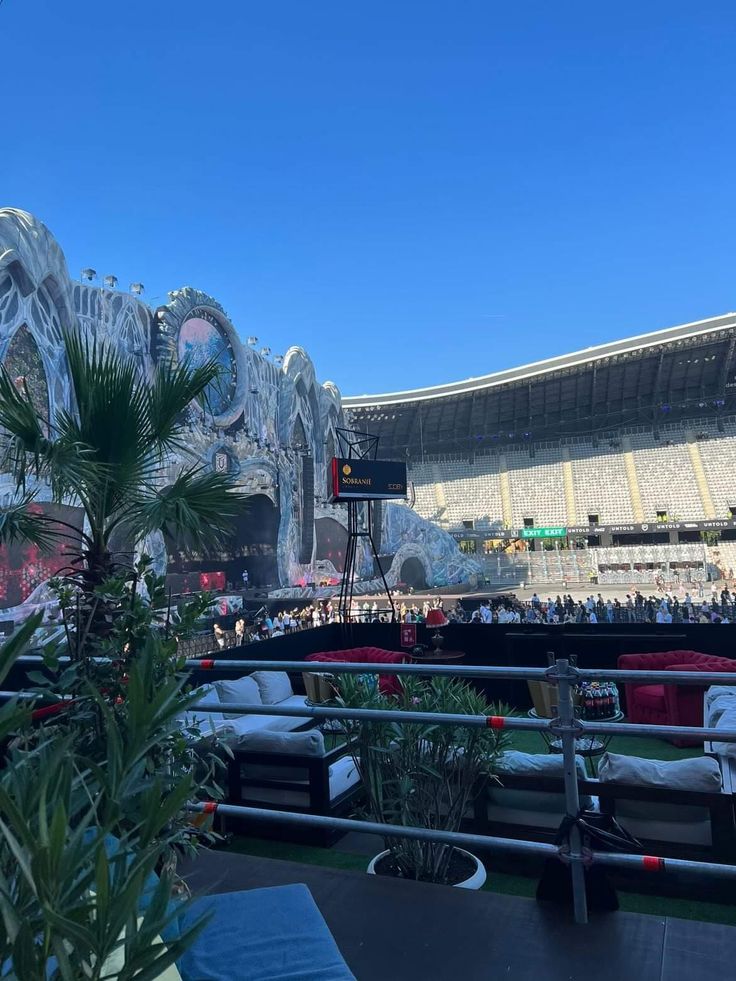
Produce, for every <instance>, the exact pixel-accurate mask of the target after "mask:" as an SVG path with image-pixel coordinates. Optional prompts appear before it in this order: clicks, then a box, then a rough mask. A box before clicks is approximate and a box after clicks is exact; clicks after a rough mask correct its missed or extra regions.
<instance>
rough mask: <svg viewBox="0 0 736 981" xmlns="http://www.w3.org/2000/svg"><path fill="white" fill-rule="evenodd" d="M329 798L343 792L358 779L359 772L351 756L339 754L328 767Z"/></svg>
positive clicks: (333, 797) (331, 798) (332, 798)
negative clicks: (338, 757) (337, 758)
mask: <svg viewBox="0 0 736 981" xmlns="http://www.w3.org/2000/svg"><path fill="white" fill-rule="evenodd" d="M329 773H330V800H334V799H335V798H336V797H339V796H340V794H344V793H345V791H346V790H349V789H350V788H351V787H354V786H355V784H356V783H358V782H359V781H360V774H359V773H358V769H357V767H356V765H355V762H354V760H353V758H352V757H351V756H341V757H340V759H339V760H337V761H336V762H335V763H333V764H332V766H331V767H330V771H329Z"/></svg>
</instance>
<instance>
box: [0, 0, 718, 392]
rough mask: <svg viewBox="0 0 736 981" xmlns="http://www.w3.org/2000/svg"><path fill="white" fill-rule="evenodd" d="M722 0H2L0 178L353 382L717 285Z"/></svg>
mask: <svg viewBox="0 0 736 981" xmlns="http://www.w3.org/2000/svg"><path fill="white" fill-rule="evenodd" d="M735 43H736V7H734V5H733V3H732V2H725V0H724V2H707V0H706V2H702V3H699V4H689V3H688V4H686V3H675V4H673V3H672V2H671V0H669V2H659V0H645V2H643V3H642V2H641V0H639V2H638V3H634V2H631V0H619V2H618V3H616V4H605V5H603V4H594V3H590V2H589V0H587V2H584V3H583V2H570V3H566V2H564V0H563V2H562V3H560V4H550V3H548V2H537V0H532V2H527V3H524V4H501V3H498V2H493V0H478V2H464V0H458V2H455V3H450V2H448V0H445V2H442V3H438V2H432V0H422V2H414V0H404V2H402V0H398V2H397V0H393V2H391V3H388V2H384V0H371V2H370V3H368V2H359V0H356V2H345V0H340V2H320V0H315V2H313V3H307V2H305V0H291V2H285V0H271V2H270V3H253V2H249V0H241V2H236V0H210V2H208V3H202V2H199V3H194V2H190V0H176V2H174V0H146V2H141V0H128V2H126V3H122V2H118V3H114V4H113V3H109V2H107V3H100V2H99V0H98V2H91V0H75V2H72V0H69V2H66V3H61V2H59V0H5V2H4V3H3V4H2V5H1V6H0V52H2V60H1V75H2V78H3V89H4V112H3V120H2V125H1V126H0V203H3V204H8V205H13V206H15V207H20V208H25V209H27V210H29V211H32V212H34V213H36V214H37V215H38V216H39V217H41V218H42V219H43V220H44V221H45V222H46V223H47V224H48V225H49V227H50V228H51V230H52V231H53V232H54V234H55V235H56V236H57V238H58V239H59V241H60V242H61V245H62V247H63V248H64V250H65V252H66V255H67V259H68V262H69V267H70V270H71V272H72V275H77V274H78V270H79V269H80V268H81V267H82V266H87V265H92V266H93V267H95V268H96V269H97V270H98V271H99V272H100V273H101V274H104V273H108V272H112V273H115V274H116V275H118V276H119V277H120V281H121V283H126V284H127V283H128V282H130V281H131V280H142V281H143V282H144V283H145V284H146V290H147V297H148V299H149V300H153V301H154V303H158V302H161V301H162V300H163V299H165V294H166V292H167V291H168V290H171V289H175V288H177V287H178V286H182V285H193V286H196V287H198V288H200V289H203V290H205V291H207V292H209V293H211V294H212V295H213V296H215V297H217V298H218V299H219V300H220V302H221V303H222V304H223V306H224V307H225V309H226V310H227V311H228V312H229V313H230V315H231V317H232V320H233V322H234V324H235V326H236V327H237V328H238V329H239V331H240V332H241V334H242V335H243V336H247V335H248V334H252V333H255V334H257V335H258V337H259V338H260V339H261V341H262V342H263V343H267V344H268V345H269V346H270V347H271V348H272V349H273V350H274V351H275V352H276V351H280V352H283V351H285V350H286V348H287V347H288V346H289V345H291V344H300V345H302V346H304V347H305V348H307V350H308V351H309V352H310V353H311V354H312V356H313V358H314V360H315V363H316V366H317V372H318V376H319V377H320V378H321V379H322V380H325V379H328V378H330V379H332V380H334V381H335V382H336V383H337V384H338V385H339V386H340V388H341V389H342V391H343V392H344V393H346V394H358V393H363V392H379V391H390V390H392V389H397V388H406V387H415V386H417V385H429V384H433V383H438V382H443V381H449V380H453V379H459V378H464V377H468V376H470V375H478V374H483V373H486V372H488V371H492V370H495V369H500V368H504V367H508V366H511V365H515V364H521V363H524V362H525V361H529V360H535V359H538V358H543V357H548V356H552V355H555V354H562V353H565V352H567V351H569V350H572V349H576V348H579V347H586V346H588V345H592V344H596V343H601V342H603V341H606V340H613V339H615V338H619V337H623V336H626V335H627V334H630V333H638V332H642V331H647V330H655V329H657V328H660V327H665V326H669V325H672V324H676V323H684V322H686V321H689V320H698V319H702V318H704V317H708V316H711V315H714V314H718V313H722V312H725V311H727V310H733V309H734V308H735V307H736V295H735V294H736V283H735V280H734V276H735V271H736V263H735V261H734V260H735V259H736V222H734V210H735V208H734V206H735V205H736V183H735V181H734V173H735V162H734V160H735V158H736V130H735V128H734V122H735V116H736V111H735V107H736V68H735V67H734V59H733V51H734V45H735Z"/></svg>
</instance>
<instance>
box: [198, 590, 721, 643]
mask: <svg viewBox="0 0 736 981" xmlns="http://www.w3.org/2000/svg"><path fill="white" fill-rule="evenodd" d="M694 592H696V591H695V590H694ZM697 592H699V593H700V594H701V595H691V594H690V592H687V591H686V592H684V595H678V594H677V593H675V592H667V591H665V592H664V594H662V595H657V596H654V595H650V596H645V595H644V594H643V593H641V592H640V591H639V590H634V591H633V592H631V593H627V594H626V596H625V597H624V598H623V599H619V598H618V597H614V598H608V599H604V598H603V596H602V595H601V594H600V593H598V594H597V595H593V594H591V595H590V596H588V597H586V599H584V600H576V599H574V598H573V597H572V596H571V595H570V594H569V593H565V594H562V595H560V594H557V595H556V596H555V597H554V598H553V597H551V596H548V597H547V598H546V599H543V598H542V597H541V596H539V595H538V594H537V593H534V595H533V596H532V597H531V599H528V600H520V599H519V598H518V597H517V596H515V595H513V594H507V595H504V596H502V597H497V598H493V599H482V600H481V601H480V604H479V606H477V607H475V608H471V607H472V606H474V604H471V602H470V601H468V600H465V602H463V601H462V600H457V601H456V602H455V603H454V604H450V603H448V608H445V605H444V602H445V601H444V600H443V599H442V597H437V598H435V599H432V600H430V599H425V600H423V602H422V603H421V604H419V603H413V604H412V605H407V603H406V602H402V603H401V604H400V605H399V606H398V607H396V610H395V614H394V617H395V619H396V620H398V621H400V622H401V623H417V624H421V623H424V622H425V620H426V619H427V614H428V613H429V611H430V610H431V609H440V610H442V611H443V612H444V614H445V616H446V617H447V620H448V622H449V623H485V624H488V623H594V624H595V623H658V624H667V623H736V589H734V590H733V591H731V590H730V589H729V588H728V587H724V588H723V589H721V590H720V591H718V590H716V589H715V588H713V589H712V591H711V593H710V595H708V596H706V595H705V593H704V591H703V590H702V589H700V590H698V591H697ZM350 619H351V621H352V622H353V623H389V622H391V620H392V614H391V611H390V610H388V609H386V607H385V604H384V606H383V607H381V606H379V604H378V601H377V600H376V599H373V600H372V601H369V600H367V599H366V600H363V601H362V602H359V601H354V602H353V604H352V606H351V615H350ZM339 622H340V613H339V611H338V609H337V606H336V605H333V603H332V602H331V601H330V600H324V601H322V602H319V603H317V604H313V605H309V606H304V607H302V608H295V609H293V610H283V611H281V612H278V613H273V614H272V613H270V612H268V611H267V610H265V609H264V610H263V611H261V613H260V614H259V615H258V616H256V617H255V618H254V619H253V620H252V621H250V622H249V621H248V620H247V619H246V617H245V615H244V614H243V613H242V612H241V613H240V615H239V616H238V617H237V618H236V620H235V627H234V631H233V630H226V629H225V628H224V627H223V626H222V624H221V623H220V622H219V621H216V622H215V624H214V627H213V633H214V637H215V642H216V644H217V646H218V647H219V648H225V647H232V646H236V647H239V646H241V645H242V644H249V643H251V642H253V641H262V640H268V639H269V638H270V637H282V636H284V635H285V634H289V633H293V632H295V631H297V630H305V629H307V628H310V627H320V626H324V625H325V624H328V623H339Z"/></svg>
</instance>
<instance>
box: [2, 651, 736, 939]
mask: <svg viewBox="0 0 736 981" xmlns="http://www.w3.org/2000/svg"><path fill="white" fill-rule="evenodd" d="M41 660H42V659H41V658H40V657H36V656H34V655H26V656H24V657H21V658H19V659H18V661H19V663H24V662H25V663H37V662H39V661H41ZM60 660H61V661H65V660H68V659H65V658H61V659H60ZM97 660H99V661H100V662H101V663H109V659H105V658H100V659H97ZM185 666H186V667H187V668H189V669H192V670H200V671H201V670H205V671H209V670H212V671H215V670H216V671H238V672H243V671H299V672H307V673H324V672H325V671H328V672H329V673H330V674H395V675H420V676H422V677H427V676H453V677H459V678H506V679H509V678H510V679H516V680H536V681H547V682H549V683H551V684H554V685H556V686H557V689H558V715H557V716H556V717H554V718H552V719H548V720H546V719H539V718H537V719H534V718H516V717H511V716H495V715H490V716H485V715H462V714H457V713H439V712H438V713H434V712H408V711H401V710H393V709H388V708H387V709H357V708H346V707H332V706H323V705H303V706H281V705H279V704H275V705H250V704H236V703H228V706H227V709H228V713H230V714H233V715H240V714H243V715H245V714H250V715H282V716H288V717H298V718H301V717H303V718H305V719H310V718H311V719H325V720H332V719H353V720H358V721H360V720H363V721H371V722H373V721H389V722H398V723H415V724H416V723H425V722H426V723H430V724H435V725H449V726H458V725H463V726H469V727H473V728H485V727H490V728H494V729H510V730H514V729H517V730H527V731H547V732H550V733H551V734H552V735H553V736H555V737H559V738H560V740H561V744H562V758H563V776H564V787H565V806H566V814H567V817H568V818H570V819H572V820H571V825H570V838H569V849H566V848H564V849H559V848H557V847H556V846H554V845H548V844H545V843H543V842H532V841H518V840H515V839H510V838H500V837H497V836H492V835H478V834H468V833H464V832H447V831H435V830H430V829H426V828H415V827H402V826H397V825H390V824H381V823H376V822H368V821H355V820H350V819H347V818H337V817H332V816H321V815H313V814H299V813H292V812H285V811H277V810H271V809H269V808H256V807H246V806H241V805H234V804H222V803H218V802H215V801H205V802H200V803H192V804H191V805H190V806H189V809H190V810H191V811H193V812H200V813H201V812H204V813H218V814H221V815H224V816H227V815H233V816H240V817H244V818H251V819H268V820H269V821H271V822H273V823H276V824H297V825H303V826H306V827H313V828H321V829H325V828H327V829H338V830H343V831H346V832H347V831H362V832H366V833H374V834H379V835H382V836H391V837H396V838H412V839H417V840H424V841H435V842H439V843H443V844H449V845H459V846H470V847H472V846H475V847H482V848H486V849H489V850H491V851H494V850H495V851H507V852H516V853H519V854H522V853H523V854H527V855H538V856H542V857H551V856H556V857H558V858H560V859H561V860H562V861H564V862H566V863H569V865H570V868H571V874H572V886H573V900H574V911H575V920H576V922H577V923H586V922H587V919H588V911H587V901H586V895H585V880H584V869H585V867H586V866H587V865H590V864H592V863H597V864H599V865H604V866H610V867H614V868H624V869H632V868H634V869H640V870H642V869H643V870H645V871H648V872H663V871H665V870H668V871H677V872H681V873H684V874H691V875H692V874H697V875H701V876H711V877H713V876H715V877H720V878H724V879H728V880H736V866H732V865H724V864H719V863H715V862H704V861H687V860H683V859H672V858H662V857H660V856H656V855H633V854H620V853H613V852H595V851H593V852H589V851H587V850H584V849H583V842H582V838H581V833H580V829H579V828H578V826H577V824H576V819H577V817H578V814H579V811H580V800H579V796H578V775H577V770H576V766H575V754H576V746H575V741H576V739H579V738H581V737H584V736H586V735H598V734H606V735H622V736H654V737H658V738H661V737H678V736H679V737H686V738H689V739H697V740H703V741H704V742H705V741H709V740H717V741H718V742H727V743H736V730H724V729H714V728H709V727H704V726H703V727H693V726H663V725H646V724H641V723H625V722H605V721H597V720H590V721H588V720H581V719H577V718H575V712H574V703H573V688H574V686H575V685H576V684H578V683H579V682H583V681H594V680H599V681H600V680H603V681H615V682H624V681H635V682H638V683H643V682H645V683H650V682H653V683H657V684H666V685H671V684H688V685H693V686H699V687H702V688H706V687H708V686H709V685H713V684H716V685H717V684H722V683H723V682H724V675H723V673H722V672H705V671H703V672H692V671H621V670H617V669H610V670H608V669H602V670H596V669H582V668H578V667H577V666H575V665H573V664H571V663H570V662H569V660H568V659H566V658H556V659H555V661H554V663H553V664H551V666H550V667H548V668H546V669H545V668H526V667H503V666H490V665H458V666H453V665H442V664H438V665H425V664H402V663H399V664H391V663H386V664H384V663H370V662H369V663H354V662H353V663H351V662H332V661H331V662H320V661H265V660H223V659H217V658H205V659H188V660H186V661H185ZM18 694H20V695H21V697H29V693H26V692H21V693H17V692H0V698H2V697H10V696H17V695H18ZM197 712H198V713H199V712H202V713H205V714H206V713H220V712H222V705H221V704H220V703H219V702H217V703H214V704H212V703H209V704H208V703H207V702H206V701H203V702H199V703H198V704H197Z"/></svg>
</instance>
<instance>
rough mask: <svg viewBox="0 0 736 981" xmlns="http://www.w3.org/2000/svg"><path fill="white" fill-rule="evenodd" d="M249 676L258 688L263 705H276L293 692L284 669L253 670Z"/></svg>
mask: <svg viewBox="0 0 736 981" xmlns="http://www.w3.org/2000/svg"><path fill="white" fill-rule="evenodd" d="M251 677H252V678H253V680H254V681H255V682H256V684H257V685H258V687H259V689H260V692H261V701H262V702H263V704H264V705H276V704H278V703H279V702H283V701H284V699H286V698H290V697H291V696H292V695H293V694H294V691H293V689H292V687H291V681H290V680H289V676H288V674H287V673H286V672H285V671H255V672H254V673H253V674H252V675H251Z"/></svg>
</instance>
